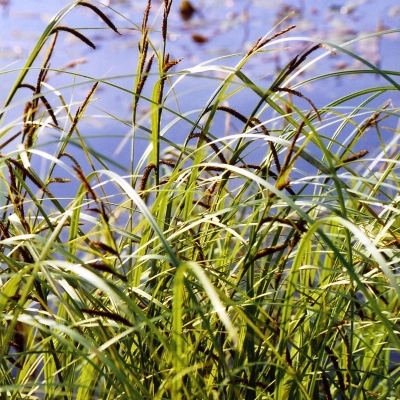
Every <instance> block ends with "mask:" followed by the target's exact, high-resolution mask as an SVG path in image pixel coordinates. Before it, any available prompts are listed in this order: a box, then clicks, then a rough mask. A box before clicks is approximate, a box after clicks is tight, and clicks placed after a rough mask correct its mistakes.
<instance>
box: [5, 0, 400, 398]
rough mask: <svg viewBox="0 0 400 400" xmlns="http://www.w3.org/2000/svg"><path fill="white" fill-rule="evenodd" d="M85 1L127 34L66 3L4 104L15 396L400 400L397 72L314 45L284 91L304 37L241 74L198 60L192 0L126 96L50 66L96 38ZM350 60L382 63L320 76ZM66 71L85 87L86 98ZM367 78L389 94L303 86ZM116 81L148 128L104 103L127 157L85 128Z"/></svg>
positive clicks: (148, 34) (151, 49) (141, 61)
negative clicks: (279, 61)
mask: <svg viewBox="0 0 400 400" xmlns="http://www.w3.org/2000/svg"><path fill="white" fill-rule="evenodd" d="M80 7H85V8H87V9H90V10H91V11H92V12H94V13H96V14H97V15H98V16H99V17H100V18H101V20H102V21H103V22H104V24H105V26H106V27H108V28H109V32H108V33H107V34H110V35H116V34H120V33H122V34H123V30H122V29H120V28H117V27H116V25H115V24H114V22H113V21H112V19H113V18H112V11H113V10H111V9H110V10H108V11H109V12H110V15H111V17H110V16H107V15H106V14H105V13H104V12H103V11H102V10H103V9H101V10H100V8H98V6H97V5H95V3H89V2H84V1H77V2H74V3H71V4H70V5H68V6H66V7H65V8H64V9H63V10H61V11H60V13H59V14H57V15H56V16H55V17H54V18H53V19H52V21H51V22H50V23H49V25H48V26H47V28H46V29H45V31H44V33H43V35H42V36H41V37H40V39H39V41H38V43H37V45H36V47H35V48H34V49H33V50H32V52H31V54H30V55H29V57H28V59H27V60H26V63H25V65H24V66H23V67H22V68H21V69H20V70H19V75H18V77H17V78H16V80H15V83H14V85H13V86H12V88H11V90H10V92H9V94H8V97H7V99H6V100H5V101H4V104H3V106H2V109H1V114H0V118H1V121H0V122H1V125H0V138H1V143H0V148H1V159H0V166H1V170H0V171H1V190H2V196H1V212H2V219H1V220H0V246H1V253H0V258H1V276H0V279H1V291H0V313H1V314H0V315H1V317H0V318H1V319H0V341H1V344H0V396H1V398H2V399H6V398H7V399H65V400H70V399H79V400H84V399H88V400H89V399H96V398H98V399H159V400H161V399H227V400H228V399H231V400H233V399H246V400H253V399H328V400H329V399H395V398H399V397H400V391H399V387H400V386H399V383H400V382H399V380H400V364H399V361H400V358H399V356H400V355H399V349H400V338H399V335H398V321H399V299H400V297H399V296H400V286H399V279H398V270H397V269H398V258H397V257H398V249H399V247H400V239H399V237H398V236H397V235H400V233H399V229H400V228H399V226H398V225H399V223H398V220H399V218H398V215H397V213H398V211H397V210H398V204H399V197H398V188H399V179H397V172H396V171H397V165H398V163H399V160H398V158H399V156H398V152H397V150H396V149H397V141H396V135H397V134H398V133H399V126H400V125H399V121H398V117H399V110H398V109H397V108H396V106H395V105H394V104H392V103H391V102H390V101H389V99H390V96H391V93H392V92H393V93H396V92H398V91H399V89H400V85H399V83H398V82H399V80H398V77H399V72H398V71H390V70H382V69H380V68H378V67H377V66H374V65H372V64H370V63H369V62H368V61H367V60H365V59H363V58H361V57H360V56H358V55H356V54H354V53H353V52H351V51H350V50H349V47H347V45H343V46H338V45H334V44H331V43H329V44H328V43H316V42H314V41H313V40H311V39H309V42H308V43H304V48H303V50H300V51H299V52H298V54H297V55H296V56H295V57H294V58H289V59H288V62H287V64H286V66H285V67H284V68H282V70H281V71H280V72H279V73H277V74H276V75H275V76H274V77H273V79H272V80H271V81H270V82H269V83H268V84H265V81H263V80H258V79H257V77H255V76H252V73H251V72H249V71H248V70H247V69H246V67H247V65H248V64H249V63H253V62H257V60H258V58H259V57H260V56H261V55H262V54H264V53H267V52H274V51H278V50H276V48H275V47H274V46H275V45H276V44H278V43H280V42H283V41H286V42H287V43H289V42H290V41H295V40H296V39H295V38H288V37H287V34H288V31H290V30H293V29H294V27H288V28H285V29H282V30H279V28H276V30H275V31H274V32H272V33H271V34H268V35H266V36H265V37H263V38H260V39H259V40H258V41H256V42H255V43H254V45H253V46H252V47H251V48H250V49H249V50H248V51H247V52H244V53H243V54H240V55H235V56H232V59H235V60H237V63H236V65H234V66H228V65H225V64H224V61H225V58H218V59H214V60H212V61H210V62H206V63H203V64H200V65H197V66H193V67H191V68H182V69H180V68H179V65H180V64H179V63H180V59H171V58H170V55H169V53H168V46H169V42H168V40H169V39H168V38H169V36H168V21H169V17H170V13H171V12H173V11H174V8H173V7H172V0H165V1H164V2H163V4H162V10H161V12H160V13H159V14H158V18H159V19H156V20H155V21H154V22H152V24H150V23H149V18H150V7H151V0H149V1H148V4H147V6H146V8H145V10H144V16H143V20H142V24H141V25H140V26H136V25H132V29H134V30H135V31H136V32H137V33H139V34H140V37H141V39H140V42H139V46H138V48H139V50H138V57H137V68H136V70H135V71H132V76H131V77H130V78H131V79H130V82H131V87H129V88H127V87H125V86H123V85H121V84H118V82H117V81H114V80H112V79H107V78H96V77H94V76H91V77H88V76H84V75H80V74H79V73H78V72H71V71H67V70H57V68H56V67H55V66H53V65H51V63H50V61H51V59H52V55H53V52H54V51H55V50H56V49H57V46H60V44H59V41H58V36H59V35H60V34H61V32H62V34H68V35H74V36H75V37H76V38H78V39H79V40H81V41H83V42H84V43H85V44H86V45H88V46H90V47H95V44H94V43H93V42H92V40H91V39H90V33H91V30H86V31H81V30H77V29H75V28H72V27H69V26H64V25H62V20H63V19H64V17H65V16H66V15H68V14H70V13H75V12H78V9H79V8H80ZM114 12H116V11H115V10H114ZM125 22H126V23H128V22H129V21H125ZM389 33H390V32H388V33H387V34H389ZM379 34H381V35H383V34H384V33H382V32H381V33H379ZM155 38H157V40H158V43H159V44H157V41H156V40H155ZM303 41H304V38H303ZM44 50H45V51H44ZM279 51H285V50H279ZM333 51H335V52H337V53H341V54H344V55H346V56H347V57H351V58H353V59H357V60H358V61H360V62H361V63H362V65H363V67H362V68H361V69H358V70H352V69H349V70H345V71H336V72H327V73H321V74H316V75H310V74H308V75H305V76H304V75H301V74H300V72H304V71H307V70H308V68H309V67H310V66H311V65H312V64H315V63H316V64H318V65H319V64H321V63H324V56H326V55H328V54H330V53H332V52H333ZM317 56H318V57H317ZM316 57H317V58H316ZM38 63H40V65H39V67H38V66H37V64H38ZM249 70H250V71H252V70H251V69H249ZM55 71H56V72H58V73H63V74H68V75H74V74H75V75H76V76H77V77H79V78H82V79H83V81H82V82H83V83H80V84H79V85H86V86H87V92H86V96H85V97H84V98H82V99H81V100H79V104H78V105H77V106H76V104H75V103H74V105H75V106H76V107H73V104H72V102H70V101H69V99H68V98H67V97H66V96H67V95H68V91H67V92H66V91H65V90H64V91H61V90H59V89H56V88H54V87H53V86H52V81H51V79H52V78H51V73H52V72H55ZM354 74H358V76H361V77H363V76H370V75H376V76H378V77H380V80H379V82H380V83H379V86H378V85H376V86H373V87H365V88H363V89H362V90H359V91H356V92H352V93H345V94H344V95H343V96H341V97H340V98H338V99H336V100H334V101H332V102H330V103H329V104H319V100H318V94H317V92H318V90H311V92H309V93H308V92H306V91H305V90H304V88H305V87H306V85H313V86H312V87H313V88H318V85H322V86H323V85H324V84H325V82H326V81H328V80H330V79H341V80H344V81H345V80H346V79H349V78H350V76H351V75H354ZM3 76H7V74H3ZM32 76H35V77H36V78H35V79H36V80H34V81H28V78H29V79H32V78H31V77H32ZM0 79H3V77H0ZM193 81H194V82H196V83H197V84H196V85H194V87H193V85H191V89H190V91H191V92H190V91H189V92H190V93H189V96H190V97H191V98H192V99H193V103H194V102H195V101H194V100H195V98H196V95H197V91H202V90H203V89H204V88H211V94H209V98H208V100H207V101H206V102H205V104H204V103H203V104H202V105H200V106H199V108H197V109H192V110H186V109H185V107H184V104H182V103H183V102H184V101H183V100H182V98H181V96H180V92H181V91H184V90H187V88H188V85H186V82H193ZM86 86H85V87H86ZM99 87H100V88H101V87H104V88H108V89H110V90H111V89H112V90H116V91H119V92H120V93H121V94H123V95H125V96H129V98H130V103H131V115H130V118H129V121H126V120H123V119H120V118H119V117H117V116H116V115H114V114H113V113H114V111H113V110H112V109H110V110H108V109H107V110H103V112H104V114H105V115H107V117H108V118H111V119H113V120H114V122H116V123H119V124H121V125H123V126H125V127H128V128H129V134H128V135H126V137H124V138H121V142H124V148H125V149H129V150H127V151H128V152H130V155H129V165H128V166H126V165H121V163H118V162H117V161H116V160H115V159H114V158H113V156H112V154H110V152H108V151H107V149H106V148H105V149H101V147H100V150H99V148H98V147H96V146H93V145H92V141H91V140H89V139H90V138H88V136H87V135H86V132H85V131H86V130H87V125H85V121H87V120H90V119H91V118H94V116H93V114H95V113H98V112H99V110H98V109H95V105H94V100H95V98H96V97H98V96H101V95H102V92H101V91H99V92H98V88H99ZM74 88H75V87H74V85H72V87H71V86H70V87H67V89H71V90H73V89H74ZM64 89H65V88H64ZM21 91H24V93H25V98H24V100H23V101H22V102H21V101H20V100H19V98H18V97H17V94H19V93H20V92H21ZM27 93H28V94H27ZM49 98H51V99H52V100H51V101H50V100H49ZM74 101H76V100H74ZM244 104H246V107H244V106H243V105H244ZM141 106H142V108H141ZM17 109H21V113H20V114H22V116H21V117H19V118H18V119H16V120H13V121H12V122H10V121H9V119H8V118H7V115H8V114H9V113H10V112H11V111H15V110H17ZM48 131H50V132H52V133H53V136H54V132H56V133H57V138H56V139H54V140H53V141H52V140H50V139H49V137H51V135H50V136H46V135H45V133H46V132H48ZM393 131H394V133H395V135H392V133H393ZM389 133H390V136H389ZM367 135H368V138H371V137H374V138H375V143H379V144H380V148H379V149H375V150H374V151H375V152H374V153H373V154H368V150H369V149H367V148H366V147H365V143H366V142H365V137H366V136H367ZM391 136H393V139H390V137H391ZM43 137H46V138H47V139H48V141H47V142H45V143H43V139H42V138H43ZM177 138H180V139H181V140H178V139H177ZM102 140H106V139H102ZM143 143H145V144H144V145H143ZM378 147H379V146H378ZM138 148H140V151H139V152H138V151H137V149H138ZM41 162H45V163H46V166H47V167H46V169H45V170H44V171H43V169H42V170H41V169H40V168H39V166H40V165H41V164H40V163H41ZM71 194H72V195H71Z"/></svg>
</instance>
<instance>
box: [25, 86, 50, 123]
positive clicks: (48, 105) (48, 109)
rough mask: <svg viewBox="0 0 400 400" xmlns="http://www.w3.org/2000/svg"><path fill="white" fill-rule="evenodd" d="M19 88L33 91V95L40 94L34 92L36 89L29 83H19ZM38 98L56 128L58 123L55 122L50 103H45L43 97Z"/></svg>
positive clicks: (45, 100)
mask: <svg viewBox="0 0 400 400" xmlns="http://www.w3.org/2000/svg"><path fill="white" fill-rule="evenodd" d="M19 87H20V88H28V89H31V90H32V91H33V93H34V94H37V95H40V93H38V92H37V91H36V90H37V89H36V87H35V86H33V85H30V84H29V83H21V84H20V85H19ZM39 98H40V100H41V101H42V103H43V104H44V106H45V107H46V109H47V112H48V113H49V115H50V117H51V119H52V120H53V123H54V125H56V126H58V122H57V119H56V116H55V114H54V112H53V109H52V107H51V106H50V103H49V102H48V101H47V99H46V98H45V97H44V96H43V95H40V96H39Z"/></svg>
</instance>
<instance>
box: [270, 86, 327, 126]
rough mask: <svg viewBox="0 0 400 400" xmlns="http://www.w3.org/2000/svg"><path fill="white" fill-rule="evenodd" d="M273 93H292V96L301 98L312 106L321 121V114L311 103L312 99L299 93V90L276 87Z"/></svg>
mask: <svg viewBox="0 0 400 400" xmlns="http://www.w3.org/2000/svg"><path fill="white" fill-rule="evenodd" d="M272 91H274V92H286V93H290V94H293V95H295V96H297V97H300V98H302V99H304V100H306V101H307V102H308V103H309V104H310V105H311V107H312V109H313V110H314V111H315V114H316V115H317V118H318V120H319V121H321V114H320V113H319V111H318V109H317V107H315V104H314V103H313V102H312V101H311V99H309V98H308V97H306V96H304V95H303V94H302V93H300V92H298V91H297V90H293V89H289V88H282V87H274V88H273V89H272Z"/></svg>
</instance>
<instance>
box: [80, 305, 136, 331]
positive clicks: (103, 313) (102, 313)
mask: <svg viewBox="0 0 400 400" xmlns="http://www.w3.org/2000/svg"><path fill="white" fill-rule="evenodd" d="M81 311H82V312H84V313H86V314H92V315H97V316H99V317H104V318H109V319H112V320H114V321H118V322H121V323H122V324H124V325H126V326H131V327H132V326H133V325H132V323H131V322H130V321H128V320H127V319H126V318H124V317H121V315H118V314H114V313H110V312H108V311H100V310H90V309H88V308H81Z"/></svg>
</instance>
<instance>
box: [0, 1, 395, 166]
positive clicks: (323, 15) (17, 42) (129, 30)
mask: <svg viewBox="0 0 400 400" xmlns="http://www.w3.org/2000/svg"><path fill="white" fill-rule="evenodd" d="M146 3H147V2H146V1H143V0H140V1H134V2H132V1H123V0H114V1H113V0H103V4H105V5H107V7H103V8H102V10H103V11H104V12H105V13H106V14H107V15H108V16H109V17H110V18H111V19H112V20H113V21H114V23H115V24H116V25H117V27H118V28H119V30H120V32H121V33H122V36H118V35H116V34H115V33H114V32H112V31H110V30H109V29H106V27H105V25H104V23H103V22H102V21H101V20H100V19H99V18H98V17H97V16H96V15H95V14H94V13H93V12H92V11H91V10H89V9H87V8H84V7H77V8H75V9H74V10H73V11H72V12H71V13H70V14H69V15H67V17H66V18H65V19H64V20H63V21H62V24H63V25H66V26H69V27H74V28H77V29H82V32H83V33H85V35H87V36H88V37H89V38H90V39H91V40H92V41H93V42H94V43H95V44H96V46H97V49H96V50H92V49H90V48H89V47H87V46H86V45H84V44H82V42H80V41H79V40H78V39H77V38H75V37H74V36H72V35H70V34H68V33H66V32H63V33H61V34H60V40H59V45H58V47H57V48H56V51H55V53H54V56H53V57H52V62H51V67H52V68H54V69H63V66H65V65H66V64H68V63H71V62H73V61H77V60H80V61H81V63H79V64H77V65H76V66H75V67H74V68H72V69H69V72H71V73H70V74H57V73H56V72H53V73H50V74H49V83H50V84H51V85H52V86H53V87H56V88H59V87H65V86H69V87H68V88H66V89H63V90H62V91H61V92H62V94H63V95H64V96H65V100H66V101H67V103H68V104H70V105H71V109H73V108H74V105H73V104H74V103H75V102H79V101H82V100H83V99H84V98H85V96H86V93H87V92H88V90H89V87H90V85H82V86H75V87H74V85H75V84H76V83H77V82H82V81H84V80H85V79H83V78H81V77H79V76H78V75H75V74H74V73H77V74H80V75H85V76H89V77H94V78H101V79H105V80H108V81H109V82H112V83H114V84H117V85H120V86H122V87H123V88H126V89H127V90H131V89H132V87H133V79H134V78H133V76H132V74H133V73H134V72H135V69H136V63H137V43H138V40H139V38H140V32H139V31H138V27H140V25H141V19H142V15H143V10H144V8H145V5H146ZM180 3H181V2H180V1H177V0H176V1H175V2H174V5H173V8H172V11H171V16H170V24H169V32H170V35H169V39H170V42H169V46H170V47H169V49H168V50H169V52H170V53H171V58H181V57H182V58H183V60H182V62H181V63H180V64H179V66H178V67H175V70H176V71H178V70H182V69H184V68H190V67H193V66H194V65H197V64H199V63H202V62H205V61H206V60H210V59H216V60H215V61H213V63H214V64H218V65H231V66H233V65H235V64H236V63H237V62H238V60H239V59H240V57H233V58H224V59H222V57H224V56H226V55H228V54H232V53H242V52H243V51H246V50H248V49H249V48H250V47H251V46H252V44H253V43H254V42H255V40H256V39H257V38H258V37H261V36H264V35H266V34H271V33H274V32H276V31H278V30H280V29H283V28H285V27H287V26H289V25H292V24H296V25H297V28H296V29H295V30H293V31H291V32H290V33H288V34H287V35H285V38H289V37H290V38H292V39H291V40H287V41H280V42H279V43H278V44H277V45H276V46H274V47H273V48H270V50H272V51H268V52H265V53H263V54H260V56H259V57H257V58H256V59H255V61H254V62H252V63H250V64H249V65H248V66H247V67H246V73H247V74H249V76H250V77H251V78H252V79H255V80H258V82H259V83H260V85H261V86H265V87H268V86H267V85H268V82H271V80H272V79H273V77H274V76H276V74H277V71H279V69H280V68H281V67H283V66H284V65H285V63H286V62H287V61H288V60H289V59H290V58H292V57H294V56H295V55H296V54H298V53H299V52H300V51H301V50H302V49H304V48H305V47H306V46H307V45H309V42H307V41H300V40H299V38H301V37H306V36H307V37H309V38H312V39H314V40H326V41H328V42H331V43H334V44H342V43H344V42H346V41H349V40H352V39H354V38H356V37H357V36H359V35H361V34H368V33H373V32H377V31H382V30H386V29H395V28H398V27H400V5H399V4H397V2H394V1H392V0H380V1H376V0H372V1H363V0H359V1H349V2H345V1H315V2H309V1H306V0H298V1H290V2H289V1H287V2H285V1H268V2H265V1H262V0H253V1H249V0H236V1H234V0H226V1H220V2H215V1H211V0H202V1H200V0H199V1H194V0H193V6H194V7H195V9H196V12H195V13H194V14H193V16H192V18H191V19H190V20H187V21H185V20H184V19H183V18H182V15H181V13H180V10H179V7H180ZM311 3H312V4H311ZM0 4H1V6H0V37H1V42H0V51H1V58H0V69H1V72H2V75H0V91H1V95H0V104H2V103H3V102H4V100H5V98H6V96H7V93H8V91H9V89H10V87H11V85H12V83H13V81H14V79H15V77H16V76H17V74H18V72H19V71H18V69H19V68H21V67H22V66H23V64H24V62H25V60H26V58H27V57H28V55H29V53H30V51H31V49H32V48H33V47H34V45H35V43H36V41H37V40H38V38H39V37H40V35H41V34H42V32H43V30H44V29H45V27H46V25H47V24H48V22H49V21H50V20H51V18H52V17H53V16H54V15H55V14H56V13H57V12H58V11H59V10H60V9H61V8H63V7H65V6H67V5H68V4H70V3H69V2H68V1H62V0H41V1H26V0H10V1H6V0H2V1H1V2H0ZM93 4H95V3H93ZM96 4H97V3H96ZM161 13H162V1H160V0H155V1H153V6H152V9H151V13H150V19H149V21H150V25H152V26H153V29H154V32H153V33H152V34H151V39H152V41H153V44H154V47H155V48H156V49H157V48H158V47H159V46H160V44H161V41H160V34H159V32H158V29H159V26H160V14H161ZM88 27H89V28H90V29H87V28H88ZM83 29H85V30H83ZM200 41H201V42H203V43H199V42H200ZM399 44H400V34H399V33H393V34H390V35H386V36H384V37H379V38H374V39H370V40H364V41H360V42H357V43H355V44H353V45H352V46H349V47H347V49H348V50H351V51H354V52H355V53H357V54H359V55H361V56H362V57H364V58H365V59H367V60H368V61H369V62H371V63H373V64H375V65H378V66H380V67H382V68H387V69H396V68H397V69H398V66H399V61H400V51H399V50H398V49H399ZM322 53H323V52H320V53H318V54H317V55H318V56H319V55H321V54H322ZM40 61H41V60H39V62H38V63H36V66H37V67H39V66H40ZM360 66H362V64H361V63H360V62H359V61H357V60H354V59H352V58H351V57H348V56H344V57H343V56H340V54H337V55H336V56H333V55H331V56H327V57H325V58H324V59H323V60H320V62H318V63H315V64H314V65H312V66H310V67H309V68H308V69H307V73H308V74H309V75H310V76H311V75H313V74H315V75H318V74H320V73H322V72H326V71H332V70H339V69H343V68H348V67H360ZM11 71H14V72H11ZM36 74H37V72H35V74H31V75H30V76H28V77H27V78H26V81H27V82H30V83H33V84H34V83H35V75H36ZM129 75H130V76H129ZM214 76H217V77H218V74H215V75H214ZM303 78H304V77H302V79H303ZM86 80H87V79H86ZM377 82H378V81H377V79H376V77H372V76H371V77H370V78H368V79H366V78H365V77H363V78H362V79H359V78H356V77H350V78H346V79H345V80H343V79H331V80H329V81H325V82H324V85H323V86H316V87H315V86H312V85H308V86H305V87H303V88H302V90H303V92H304V93H305V94H306V95H307V96H309V97H310V98H312V100H313V101H314V102H315V103H316V104H317V106H321V105H324V104H327V103H329V102H330V101H332V100H333V99H335V98H338V97H339V96H341V95H343V94H346V93H349V92H351V91H355V90H359V89H361V88H364V87H367V86H370V85H375V84H377ZM217 84H218V82H217V81H216V80H199V79H197V80H193V79H190V78H187V79H184V80H183V81H182V83H181V84H180V85H178V86H177V91H178V92H177V93H176V97H175V96H171V101H170V103H169V104H173V103H174V102H176V99H178V102H179V110H180V112H186V111H190V110H193V109H200V108H201V107H203V106H204V104H205V103H206V101H207V99H208V98H209V96H210V95H211V93H212V91H213V90H214V89H215V87H216V85H217ZM149 86H150V85H149ZM150 89H151V86H150V87H149V88H148V91H147V92H145V94H147V95H149V96H150V93H151V92H150ZM29 94H30V93H29V91H28V90H20V91H19V93H18V95H17V97H16V101H21V103H20V104H17V106H16V107H15V108H14V109H12V110H11V111H10V112H9V115H8V121H12V120H13V119H17V118H20V116H21V113H22V109H23V103H24V102H25V101H26V100H27V99H28V96H29ZM390 97H391V99H392V101H393V104H394V105H399V104H400V101H399V94H395V93H393V94H391V95H390ZM96 98H97V100H96V102H94V103H93V106H92V107H90V112H88V115H92V117H93V118H88V119H87V124H86V129H85V133H84V134H85V136H86V137H92V139H88V140H89V141H90V143H93V145H95V146H96V147H97V148H98V149H99V150H100V151H106V152H107V154H108V155H109V156H110V157H118V161H120V162H121V163H122V164H123V163H124V160H125V161H126V160H128V159H129V152H125V151H124V144H125V143H126V141H124V138H125V139H126V138H127V137H128V136H129V134H130V126H129V120H130V117H131V102H132V96H131V95H130V94H129V93H126V92H123V91H121V90H113V89H110V88H108V87H107V85H105V84H103V85H102V86H101V87H100V90H99V91H98V93H97V96H96ZM232 101H233V105H235V106H236V107H238V109H240V111H241V112H242V113H244V114H246V113H248V112H250V111H251V107H252V105H253V103H252V101H251V100H247V99H246V98H243V96H242V97H240V98H238V100H237V103H235V100H232ZM53 102H54V99H53ZM382 102H383V99H378V100H377V103H374V104H375V105H377V104H378V103H379V104H380V103H382ZM171 107H172V105H171ZM75 108H76V107H75ZM147 110H148V105H147V104H146V103H142V104H141V111H142V112H143V114H144V115H145V113H146V111H147ZM105 111H106V112H105ZM110 114H111V116H110ZM171 118H172V117H171ZM193 118H194V117H193ZM145 122H146V121H145V120H144V124H145ZM166 122H168V116H166ZM187 130H188V127H187V126H183V125H179V124H178V125H177V126H176V131H175V134H176V138H179V139H175V138H174V140H183V138H184V137H185V134H186V132H187ZM50 136H51V134H50ZM54 137H55V136H54ZM105 138H106V140H105ZM143 139H144V141H143V145H144V146H145V145H146V138H145V137H144V138H143ZM46 140H48V138H47V139H46ZM46 140H45V139H44V142H45V141H46ZM367 145H368V146H369V147H370V148H371V149H372V148H374V147H375V146H376V142H375V141H373V140H371V141H370V143H367ZM10 146H11V148H15V145H14V144H11V145H10ZM13 146H14V147H13ZM142 151H143V149H142V148H138V149H137V152H138V154H140V153H141V152H142Z"/></svg>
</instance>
